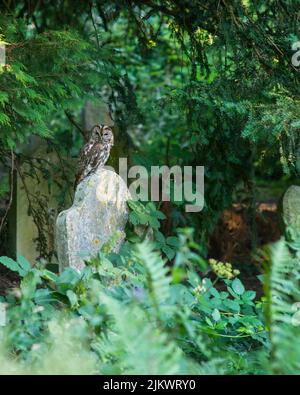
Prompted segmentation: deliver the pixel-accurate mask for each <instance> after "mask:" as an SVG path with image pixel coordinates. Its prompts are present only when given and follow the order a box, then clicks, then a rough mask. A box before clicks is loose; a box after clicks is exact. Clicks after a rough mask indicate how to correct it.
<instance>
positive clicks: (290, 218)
mask: <svg viewBox="0 0 300 395" xmlns="http://www.w3.org/2000/svg"><path fill="white" fill-rule="evenodd" d="M282 215H283V220H284V223H285V225H286V227H287V228H288V229H289V230H291V231H293V232H296V233H297V234H298V235H300V186H297V185H292V186H290V187H289V188H288V190H287V191H286V192H285V194H284V196H283V199H282Z"/></svg>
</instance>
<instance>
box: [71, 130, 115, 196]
mask: <svg viewBox="0 0 300 395" xmlns="http://www.w3.org/2000/svg"><path fill="white" fill-rule="evenodd" d="M113 145H114V135H113V132H112V130H111V128H110V127H108V126H106V125H96V126H94V127H93V128H92V131H91V137H90V140H89V141H88V142H87V143H86V144H85V145H84V146H83V147H82V149H81V151H80V154H79V162H78V170H77V174H76V177H75V188H76V187H77V185H78V184H79V183H80V182H81V181H82V180H83V179H84V178H86V177H87V176H89V175H90V174H92V173H93V172H94V171H96V170H97V169H98V167H99V166H104V165H105V163H106V162H107V160H108V158H109V154H110V149H111V147H112V146H113Z"/></svg>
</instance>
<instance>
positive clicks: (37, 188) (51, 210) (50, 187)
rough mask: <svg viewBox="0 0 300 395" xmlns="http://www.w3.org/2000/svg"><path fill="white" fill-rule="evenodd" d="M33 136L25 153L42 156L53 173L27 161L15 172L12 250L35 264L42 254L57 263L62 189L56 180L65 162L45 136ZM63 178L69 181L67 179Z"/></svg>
mask: <svg viewBox="0 0 300 395" xmlns="http://www.w3.org/2000/svg"><path fill="white" fill-rule="evenodd" d="M33 140H34V143H33V142H32V141H31V142H30V143H29V144H28V146H27V147H26V150H24V151H23V153H25V154H26V156H28V157H31V158H32V157H35V158H40V159H41V160H42V162H41V163H42V166H43V167H44V168H45V169H46V170H47V171H48V174H49V175H48V177H46V178H45V176H43V173H42V172H41V171H39V170H38V169H37V168H35V172H36V173H35V174H33V172H32V169H31V168H30V166H29V164H28V163H26V162H24V163H22V164H21V165H20V172H21V174H22V176H20V174H19V173H18V172H15V182H14V196H13V205H12V207H11V210H10V213H9V218H8V233H9V246H8V247H9V248H8V254H9V255H10V256H12V257H14V256H16V255H22V256H24V257H25V258H26V259H27V260H28V261H29V262H30V263H31V264H32V265H34V264H35V263H36V261H37V259H39V258H41V257H44V258H45V259H46V261H47V263H48V264H51V263H57V260H56V258H55V243H54V241H55V236H54V235H55V219H56V215H57V213H58V208H59V198H58V196H59V194H60V193H61V190H60V188H59V187H58V186H57V184H56V183H55V182H53V181H54V179H56V180H57V181H58V177H59V175H58V174H57V166H59V167H61V164H60V161H59V158H58V157H57V155H56V154H55V153H54V152H47V145H46V144H45V143H44V142H43V141H42V140H41V139H39V138H34V139H33ZM50 181H51V182H50ZM59 181H60V183H65V181H64V180H59ZM64 185H65V184H64ZM70 192H71V191H70ZM71 197H72V195H71V194H70V197H69V202H68V203H67V202H66V204H70V201H71ZM29 200H30V202H31V203H29ZM32 209H33V210H34V213H33V212H32ZM37 216H38V217H39V219H37ZM39 221H40V225H38V223H39ZM39 228H40V230H39Z"/></svg>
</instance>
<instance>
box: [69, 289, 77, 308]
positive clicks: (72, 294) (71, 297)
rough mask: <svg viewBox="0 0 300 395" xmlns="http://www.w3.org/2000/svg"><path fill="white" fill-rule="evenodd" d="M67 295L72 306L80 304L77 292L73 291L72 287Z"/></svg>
mask: <svg viewBox="0 0 300 395" xmlns="http://www.w3.org/2000/svg"><path fill="white" fill-rule="evenodd" d="M67 297H68V299H69V302H70V304H71V307H76V306H77V304H78V299H77V295H76V294H75V292H73V291H71V290H70V289H69V290H68V291H67Z"/></svg>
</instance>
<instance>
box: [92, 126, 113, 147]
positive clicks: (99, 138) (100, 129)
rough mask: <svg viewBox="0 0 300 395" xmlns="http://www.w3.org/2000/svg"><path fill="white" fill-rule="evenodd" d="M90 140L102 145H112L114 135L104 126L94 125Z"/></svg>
mask: <svg viewBox="0 0 300 395" xmlns="http://www.w3.org/2000/svg"><path fill="white" fill-rule="evenodd" d="M91 138H92V139H93V140H94V141H96V142H99V143H102V144H109V145H110V146H113V145H114V135H113V132H112V130H111V128H110V127H109V126H106V125H96V126H94V127H93V129H92V136H91Z"/></svg>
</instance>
